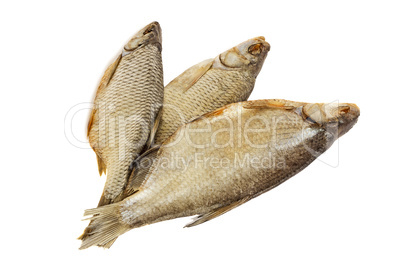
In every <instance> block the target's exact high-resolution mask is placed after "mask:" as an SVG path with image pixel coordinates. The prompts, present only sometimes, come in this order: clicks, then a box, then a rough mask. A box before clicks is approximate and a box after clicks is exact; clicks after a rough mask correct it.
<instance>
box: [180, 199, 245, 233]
mask: <svg viewBox="0 0 402 268" xmlns="http://www.w3.org/2000/svg"><path fill="white" fill-rule="evenodd" d="M249 200H250V197H245V198H243V199H240V200H238V201H235V202H233V203H231V204H229V205H227V206H223V207H220V208H217V209H214V210H212V211H210V212H208V213H205V214H202V215H199V216H197V217H195V218H194V219H193V221H192V222H190V223H189V224H187V225H186V226H184V227H193V226H196V225H199V224H201V223H204V222H206V221H209V220H212V219H214V218H216V217H218V216H220V215H222V214H224V213H226V212H228V211H229V210H231V209H234V208H235V207H238V206H240V205H241V204H244V203H246V202H247V201H249Z"/></svg>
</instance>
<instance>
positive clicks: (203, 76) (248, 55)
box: [120, 36, 270, 200]
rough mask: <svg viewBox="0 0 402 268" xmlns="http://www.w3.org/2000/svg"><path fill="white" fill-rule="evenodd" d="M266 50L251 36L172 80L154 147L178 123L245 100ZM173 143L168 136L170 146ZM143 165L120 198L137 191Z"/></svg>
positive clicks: (149, 158) (151, 156)
mask: <svg viewBox="0 0 402 268" xmlns="http://www.w3.org/2000/svg"><path fill="white" fill-rule="evenodd" d="M269 50H270V45H269V43H267V42H266V41H265V38H264V37H262V36H261V37H256V38H252V39H249V40H247V41H245V42H242V43H240V44H239V45H237V46H235V47H233V48H231V49H229V50H227V51H225V52H223V53H221V54H219V55H218V56H217V57H215V58H214V59H208V60H205V61H203V62H200V63H198V64H196V65H194V66H192V67H190V68H189V69H187V70H186V71H184V72H183V73H182V74H181V75H179V76H178V77H177V78H175V79H174V80H173V81H171V82H170V83H169V84H168V85H167V86H166V87H165V90H164V100H163V108H162V112H161V118H160V123H159V127H158V129H157V131H156V134H155V139H154V141H153V143H154V146H159V145H161V144H162V143H163V142H165V141H166V139H167V138H169V137H170V136H171V135H172V134H173V133H174V132H175V131H176V130H177V129H178V128H179V127H180V126H181V125H183V124H185V123H186V122H188V121H190V120H192V119H194V118H196V117H199V116H201V115H203V114H205V113H208V112H211V111H214V110H216V109H218V108H220V107H222V106H225V105H227V104H230V103H235V102H241V101H245V100H247V99H248V97H249V96H250V94H251V92H252V90H253V88H254V84H255V81H256V78H257V76H258V74H259V72H260V70H261V68H262V66H263V64H264V61H265V58H266V57H267V54H268V52H269ZM177 136H180V135H177ZM175 142H176V141H175V140H172V139H170V143H171V144H172V145H173V144H174V143H175ZM145 160H146V162H147V163H152V162H153V161H154V160H155V153H153V154H148V155H147V158H146V159H145ZM137 162H138V161H137ZM144 166H145V165H141V164H139V165H136V166H135V170H134V172H133V174H132V175H131V178H130V179H129V182H128V183H127V188H126V190H125V193H124V194H123V196H122V197H121V198H120V200H122V199H124V198H125V197H127V196H129V195H131V194H132V193H133V192H135V191H136V190H137V186H138V185H139V184H140V183H141V182H142V180H143V179H144V178H145V175H146V174H147V173H148V168H149V167H150V165H147V166H146V167H145V168H144Z"/></svg>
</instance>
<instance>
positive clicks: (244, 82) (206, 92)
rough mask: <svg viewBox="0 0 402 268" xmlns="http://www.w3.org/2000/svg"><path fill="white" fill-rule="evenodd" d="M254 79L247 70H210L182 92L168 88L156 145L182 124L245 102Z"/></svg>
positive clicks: (252, 86)
mask: <svg viewBox="0 0 402 268" xmlns="http://www.w3.org/2000/svg"><path fill="white" fill-rule="evenodd" d="M254 83H255V78H254V77H253V76H252V75H250V74H248V73H247V72H245V71H238V70H230V71H229V70H222V69H210V70H209V71H207V73H206V74H205V75H203V76H202V77H201V78H200V79H199V80H198V81H197V82H196V83H195V84H194V85H193V86H192V87H190V88H189V89H188V90H186V91H183V90H181V89H179V90H178V89H176V88H172V87H169V85H167V86H166V88H165V97H164V104H168V105H164V107H163V113H162V118H161V121H160V125H159V128H158V131H157V133H156V136H155V144H156V145H158V144H162V143H163V142H164V141H165V140H166V139H167V138H168V137H170V136H171V135H172V134H173V133H174V132H175V131H176V130H177V129H178V128H179V127H180V126H181V125H183V124H185V123H186V122H188V121H190V120H191V119H194V118H195V117H198V116H201V115H203V114H204V113H207V112H210V111H214V110H216V109H218V108H220V107H222V106H224V105H227V104H230V103H234V102H240V101H245V100H247V99H248V97H249V96H250V94H251V92H252V90H253V88H254Z"/></svg>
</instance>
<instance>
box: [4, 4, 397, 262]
mask: <svg viewBox="0 0 402 268" xmlns="http://www.w3.org/2000/svg"><path fill="white" fill-rule="evenodd" d="M154 20H157V21H159V22H160V24H161V26H162V31H163V61H164V72H165V83H167V82H169V81H170V80H172V79H173V78H174V77H176V76H177V75H179V74H180V73H181V72H182V71H184V70H185V69H186V68H188V67H190V66H192V65H193V64H196V63H198V62H200V61H202V60H204V59H207V58H211V57H215V56H216V55H218V54H219V53H220V52H223V51H224V50H226V49H228V48H231V47H233V46H234V45H237V44H238V43H240V42H242V41H244V40H246V39H249V38H251V37H255V36H260V35H263V36H265V37H266V40H267V41H268V42H269V43H270V44H271V51H270V52H269V54H268V57H267V59H266V62H265V66H264V67H263V69H262V71H261V73H260V75H259V78H258V80H257V83H256V85H255V89H254V92H253V94H252V95H251V98H250V99H261V98H284V99H290V100H297V101H307V102H331V101H335V100H339V101H341V102H354V103H356V104H358V105H359V106H360V109H361V117H360V119H359V122H358V123H357V125H356V126H355V127H354V128H353V129H352V130H351V131H350V132H349V133H348V134H347V135H345V136H344V137H342V138H341V139H340V141H339V143H338V144H336V146H334V147H333V148H331V149H330V150H329V151H328V152H327V154H326V155H324V156H323V158H322V160H323V161H324V162H323V161H316V162H314V163H313V164H312V165H311V166H309V167H308V168H306V169H305V170H304V171H303V172H301V173H300V174H298V175H297V176H295V177H294V178H292V179H290V180H289V181H288V182H286V183H284V184H283V185H281V186H279V187H278V188H276V189H274V190H272V191H270V192H268V193H266V194H264V195H262V196H260V197H258V198H256V199H254V200H252V201H250V202H248V203H246V204H244V205H242V206H240V207H239V208H236V209H234V210H233V211H230V212H229V213H227V214H225V215H223V216H221V217H218V218H216V219H214V220H212V221H210V222H208V223H205V224H202V225H200V226H197V227H193V228H186V229H183V228H182V226H184V225H185V224H186V223H188V222H189V221H190V219H189V218H182V219H176V220H172V221H166V222H162V223H158V224H154V225H150V226H146V227H143V228H139V229H135V230H132V231H130V232H129V233H127V234H125V235H123V236H122V237H120V238H119V239H118V240H117V242H116V243H115V244H114V246H113V247H112V248H111V249H110V250H103V249H99V248H90V249H87V250H84V251H79V250H78V247H79V245H80V242H79V241H78V240H76V237H78V236H79V235H80V234H81V232H82V230H83V229H84V227H85V226H86V225H87V222H82V221H80V220H81V218H82V214H83V212H84V210H85V209H87V208H92V207H95V206H96V205H97V202H98V199H99V196H100V193H101V191H102V188H103V183H104V180H105V178H104V177H102V178H99V175H98V171H97V165H96V159H95V154H94V153H93V152H92V151H91V150H89V149H80V148H77V147H76V145H77V141H72V140H71V138H70V139H67V138H66V137H65V117H66V114H67V113H68V111H69V109H70V108H71V107H73V106H74V105H77V104H80V103H88V102H90V101H92V98H93V94H94V91H95V88H96V87H97V83H98V81H99V79H100V77H101V76H102V74H103V71H104V70H105V68H106V67H107V65H108V64H109V63H110V62H111V61H112V60H113V58H114V57H115V55H117V54H118V53H119V52H120V50H121V48H122V46H123V45H124V44H125V42H126V41H127V40H128V39H129V38H130V37H131V35H132V34H134V33H135V32H136V31H137V30H139V29H140V28H142V27H143V26H145V25H146V24H148V23H149V22H151V21H154ZM0 25H1V41H0V46H1V49H0V68H1V72H0V73H1V105H0V109H1V132H0V133H1V134H0V135H1V143H2V145H1V158H2V161H1V176H2V183H1V195H0V196H1V199H2V202H1V221H0V225H1V243H0V244H1V250H0V252H1V253H0V254H1V258H0V262H1V266H2V267H28V266H29V267H32V266H34V267H36V266H38V267H39V266H40V267H262V266H264V267H309V268H312V267H401V265H402V256H401V252H402V251H401V250H402V243H401V241H402V228H401V226H402V214H401V205H402V195H401V190H402V178H401V177H402V176H401V174H400V173H401V172H400V167H401V166H402V162H401V160H402V159H401V158H402V157H401V152H402V146H401V138H400V137H401V124H400V122H401V119H400V111H401V108H400V99H401V97H400V96H401V94H400V92H401V90H402V79H401V73H402V35H401V25H402V18H401V6H400V2H399V1H350V0H349V1H332V2H329V1H276V2H271V1H194V2H191V1H183V2H174V1H164V2H158V1H140V2H139V1H137V2H136V1H110V2H103V1H92V2H91V1H65V2H64V4H61V3H59V2H56V1H48V2H45V1H14V2H12V3H11V1H10V2H9V3H8V4H6V2H5V1H3V2H2V3H1V4H0ZM87 116H88V111H87V110H84V111H81V112H77V113H76V116H75V117H74V120H73V123H72V125H71V128H70V127H69V128H70V129H72V130H73V133H74V135H75V137H76V138H77V139H78V140H81V141H85V127H86V120H87ZM73 144H74V145H73ZM78 144H81V145H80V146H81V147H82V146H84V147H86V146H87V145H86V144H85V143H78ZM338 156H339V162H338ZM328 164H329V165H328Z"/></svg>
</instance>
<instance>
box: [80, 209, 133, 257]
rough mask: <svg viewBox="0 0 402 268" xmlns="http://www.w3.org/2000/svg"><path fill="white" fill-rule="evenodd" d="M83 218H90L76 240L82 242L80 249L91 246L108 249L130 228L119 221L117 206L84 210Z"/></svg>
mask: <svg viewBox="0 0 402 268" xmlns="http://www.w3.org/2000/svg"><path fill="white" fill-rule="evenodd" d="M84 216H92V217H90V218H88V219H90V220H91V222H90V223H89V225H88V227H87V228H85V231H84V233H83V234H82V235H81V236H80V237H79V238H78V239H81V240H82V244H81V247H80V249H86V248H89V247H91V246H98V247H103V248H110V247H111V246H112V245H113V243H114V241H116V239H117V238H118V237H119V236H120V235H122V234H124V233H125V232H127V231H128V230H130V229H131V228H130V226H128V225H126V224H123V223H122V222H121V221H120V217H119V216H120V211H119V206H118V205H117V204H111V205H107V206H103V207H99V208H93V209H87V210H85V213H84Z"/></svg>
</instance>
